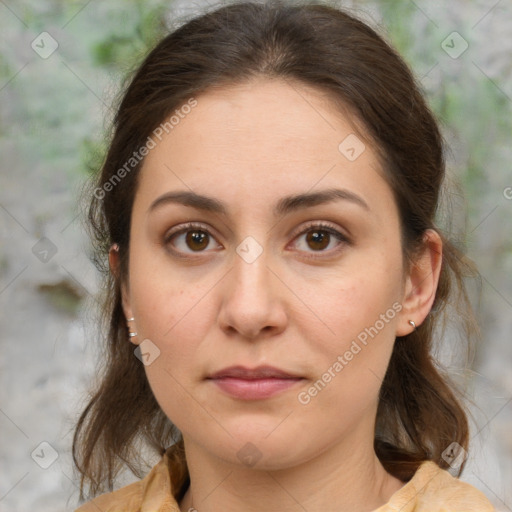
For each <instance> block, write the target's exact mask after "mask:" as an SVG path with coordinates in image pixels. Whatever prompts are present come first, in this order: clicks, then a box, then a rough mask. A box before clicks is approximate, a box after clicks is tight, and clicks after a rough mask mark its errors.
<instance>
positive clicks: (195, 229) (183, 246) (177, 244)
mask: <svg viewBox="0 0 512 512" xmlns="http://www.w3.org/2000/svg"><path fill="white" fill-rule="evenodd" d="M183 235H184V236H183ZM214 240H215V238H213V236H212V235H211V233H210V232H209V231H208V229H207V228H206V227H205V226H203V225H202V224H197V223H194V222H189V223H187V224H185V225H183V226H181V227H178V228H177V229H175V230H174V231H171V232H170V233H168V234H166V236H165V244H166V245H171V246H172V249H171V250H172V251H173V252H176V253H182V254H193V253H198V252H199V253H202V252H206V249H208V247H209V246H210V245H211V242H213V241H214ZM219 246H220V245H217V247H219ZM187 249H188V250H187ZM182 257H185V258H187V257H188V256H182Z"/></svg>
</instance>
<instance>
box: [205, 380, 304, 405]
mask: <svg viewBox="0 0 512 512" xmlns="http://www.w3.org/2000/svg"><path fill="white" fill-rule="evenodd" d="M210 380H212V381H213V382H214V383H215V384H216V385H217V386H218V387H219V388H220V389H222V391H224V392H225V393H227V394H228V395H231V396H233V397H235V398H241V399H242V400H262V399H264V398H269V397H271V396H273V395H276V394H277V393H280V392H282V391H285V390H287V389H290V388H291V387H293V386H295V385H296V384H297V382H300V381H302V380H303V379H301V378H297V379H277V378H274V379H273V378H267V379H254V380H247V379H236V378H234V377H221V378H219V379H210Z"/></svg>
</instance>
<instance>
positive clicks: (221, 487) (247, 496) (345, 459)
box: [180, 434, 404, 512]
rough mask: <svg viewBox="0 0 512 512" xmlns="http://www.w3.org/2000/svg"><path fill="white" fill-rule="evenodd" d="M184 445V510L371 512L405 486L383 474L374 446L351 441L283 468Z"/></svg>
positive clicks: (186, 443)
mask: <svg viewBox="0 0 512 512" xmlns="http://www.w3.org/2000/svg"><path fill="white" fill-rule="evenodd" d="M360 436H361V434H359V435H356V437H360ZM184 441H185V452H186V457H187V464H188V469H189V473H190V482H191V484H190V487H189V489H188V491H187V493H186V494H185V496H184V497H183V499H182V500H181V502H180V510H181V511H182V512H188V511H189V510H191V509H192V511H193V510H197V512H220V511H225V510H237V511H239V512H260V511H261V510H280V511H282V512H299V511H300V512H303V511H304V510H309V511H315V510H336V511H337V512H354V511H355V510H357V511H358V512H370V511H373V510H375V509H377V508H378V507H380V506H382V505H384V504H385V503H387V502H388V501H389V499H390V497H391V496H392V495H393V494H394V493H395V492H396V491H397V490H398V489H400V488H401V487H402V486H403V485H404V482H401V481H400V480H398V479H396V478H394V477H393V476H391V475H390V474H388V473H387V472H386V471H385V469H384V467H383V466H382V464H381V463H380V461H379V459H378V458H377V456H376V455H375V452H374V450H373V445H372V446H368V443H366V444H363V443H362V442H357V441H354V439H353V438H352V439H351V440H350V443H349V442H347V440H345V442H341V443H337V444H336V445H329V446H326V447H325V449H324V450H323V451H322V452H321V453H318V454H316V456H315V457H314V458H310V459H308V460H306V461H303V462H301V463H298V464H297V465H295V466H293V467H288V468H286V469H279V470H274V469H272V470H266V469H255V468H248V467H245V466H243V465H240V464H234V463H229V462H226V461H225V460H222V459H219V458H218V457H216V456H215V455H213V454H211V453H209V452H207V451H205V450H204V449H203V447H202V446H200V445H198V444H196V443H194V442H193V441H191V440H189V439H187V438H184Z"/></svg>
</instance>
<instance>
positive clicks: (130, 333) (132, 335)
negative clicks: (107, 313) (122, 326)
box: [127, 317, 137, 338]
mask: <svg viewBox="0 0 512 512" xmlns="http://www.w3.org/2000/svg"><path fill="white" fill-rule="evenodd" d="M134 320H135V318H133V317H132V318H128V319H127V321H128V322H133V321H134ZM128 336H129V337H130V338H134V337H135V336H137V333H136V332H131V331H130V326H129V325H128Z"/></svg>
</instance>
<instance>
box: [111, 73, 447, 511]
mask: <svg viewBox="0 0 512 512" xmlns="http://www.w3.org/2000/svg"><path fill="white" fill-rule="evenodd" d="M196 99H197V102H198V104H197V106H196V107H195V108H194V109H192V111H191V112H190V113H189V114H188V115H187V116H186V117H185V118H184V119H182V120H181V121H180V123H179V124H178V125H177V126H175V127H174V129H173V130H172V131H170V132H169V133H168V134H166V135H164V137H163V138H162V141H161V142H159V143H158V144H157V146H156V147H155V148H154V149H152V150H151V151H150V153H149V154H148V156H147V157H146V159H145V162H144V165H143V169H142V171H141V176H140V183H139V188H138V190H137V193H136V197H135V202H134V206H133V212H132V219H131V233H130V248H129V251H130V265H129V279H128V281H127V282H125V283H124V286H123V307H124V311H125V314H126V317H127V318H130V317H134V318H135V321H134V322H130V327H131V330H133V331H136V332H137V333H138V335H137V336H136V337H135V338H134V339H131V340H130V341H131V342H133V343H134V344H139V343H141V342H142V341H143V340H147V339H149V340H151V343H152V344H154V346H156V347H158V350H159V351H160V355H159V356H158V357H157V358H156V359H155V360H154V362H152V363H151V364H150V365H148V366H145V370H146V374H147V378H148V380H149V383H150V385H151V388H152V390H153V393H154V395H155V397H156V399H157V401H158V403H159V404H160V406H161V407H162V409H163V411H164V412H165V413H166V414H167V416H168V417H169V418H170V419H171V421H172V422H173V423H174V424H175V425H176V426H177V427H178V428H179V429H180V430H181V432H182V434H183V438H184V441H185V450H186V455H187V462H188V466H189V471H190V474H191V488H190V489H189V491H188V492H187V494H186V495H185V497H184V499H183V500H182V502H181V503H180V507H181V510H188V509H189V507H192V506H193V507H194V508H196V509H197V510H198V511H199V512H210V511H220V510H238V511H256V510H258V511H261V510H281V511H302V510H304V509H306V510H337V511H349V510H350V511H353V510H358V511H361V512H362V511H370V510H373V509H375V508H377V507H379V506H381V505H383V504H384V503H386V502H387V501H388V500H389V498H390V497H391V495H392V494H393V493H394V492H396V491H397V490H398V489H399V488H400V487H402V486H403V482H401V481H399V480H397V479H395V478H394V477H392V476H391V475H389V474H388V473H387V472H386V471H385V470H384V468H383V467H382V465H381V464H380V462H379V460H378V458H377V457H376V455H375V452H374V450H373V437H374V424H375V416H376V410H377V404H378V392H379V388H380V385H381V382H382V379H383V377H384V374H385V371H386V368H387V365H388V362H389V358H390V356H391V351H392V348H393V343H394V341H395V337H396V336H402V335H405V334H407V333H409V332H410V331H411V330H412V329H413V328H412V326H411V325H410V324H409V323H408V321H409V320H413V321H414V322H415V323H416V325H420V324H421V322H422V321H423V320H424V318H425V316H426V315H427V314H428V312H429V310H430V308H431V306H432V302H433V300H434V297H435V290H436V287H437V283H438V278H439V271H440V265H441V256H440V254H441V241H440V239H439V236H438V235H437V233H436V232H435V231H432V230H429V231H427V233H426V237H425V240H426V243H425V250H424V251H423V253H422V254H421V255H420V257H418V260H417V262H416V264H415V265H414V266H413V267H412V268H411V270H410V272H408V273H407V274H404V270H403V269H404V266H403V260H402V249H401V245H400V228H399V216H398V210H397V207H396V204H395V201H394V198H393V194H392V191H391V189H390V187H389V186H388V184H387V183H386V181H385V180H384V178H383V175H382V171H381V170H380V167H379V162H378V160H377V157H376V153H375V152H374V151H373V150H372V148H371V146H370V144H369V143H367V142H365V144H366V149H365V150H364V151H363V153H362V154H361V155H360V156H359V157H358V158H357V159H356V160H354V161H349V159H347V158H346V157H345V156H344V155H343V154H342V153H341V152H340V151H339V149H338V146H339V144H340V143H341V142H342V141H343V140H344V139H345V137H347V136H348V135H349V134H352V133H354V132H355V130H354V127H353V125H352V123H351V121H350V119H348V118H347V117H345V116H343V115H341V114H340V113H339V112H337V111H335V110H334V108H333V106H332V105H331V104H330V103H329V101H328V99H327V98H326V97H325V95H323V94H322V93H321V92H319V91H317V90H315V89H312V88H309V87H306V86H304V85H299V84H296V83H292V82H285V81H283V80H269V79H258V80H255V81H253V82H251V83H246V84H244V85H236V86H231V87H224V88H222V89H218V90H215V91H208V92H206V93H204V94H202V95H200V96H198V97H197V98H196ZM330 188H342V189H347V190H349V191H351V192H352V193H354V194H357V195H358V196H359V197H360V198H362V199H363V200H364V201H365V202H366V203H367V205H368V210H367V209H365V208H364V207H362V206H360V205H359V204H356V203H355V202H351V201H348V200H341V201H335V202H330V203H326V204H322V205H316V206H313V207H310V208H302V209H300V210H298V211H294V212H291V213H289V214H287V215H285V216H283V217H274V216H273V212H272V209H273V207H274V205H275V204H276V203H277V201H278V200H279V199H281V198H282V197H284V196H288V195H292V194H300V193H306V192H316V191H319V190H324V189H330ZM178 190H179V191H194V192H196V193H198V194H203V195H208V196H211V197H214V198H216V199H217V200H220V201H222V202H223V203H225V204H226V207H227V209H228V215H226V216H224V215H220V214H212V213H209V212H203V211H201V210H197V209H194V208H192V207H190V206H184V205H180V204H169V203H168V204H165V205H163V206H161V207H159V208H157V209H156V210H154V211H153V212H151V213H148V208H149V206H150V205H151V203H152V202H153V201H154V200H155V199H157V198H158V197H160V196H161V195H162V194H164V193H167V192H170V191H178ZM191 221H193V222H197V223H200V224H201V228H200V229H201V230H202V231H207V232H208V233H209V236H207V238H206V240H205V241H203V242H201V241H200V242H198V241H194V239H191V240H189V243H188V245H187V243H186V242H187V239H186V233H182V234H178V235H176V236H175V237H174V238H172V239H171V240H167V242H166V234H167V235H168V234H169V232H170V230H171V229H172V228H175V227H180V226H182V227H183V224H184V223H186V222H191ZM318 222H323V223H328V224H329V226H330V227H332V228H334V229H336V230H337V231H339V232H340V233H341V234H342V235H343V236H345V237H346V238H347V239H348V242H346V241H339V240H338V239H337V238H336V237H335V236H332V235H331V236H330V238H329V235H328V234H325V232H324V239H322V240H323V241H321V242H318V241H315V239H313V240H311V239H310V237H311V234H312V233H314V232H315V228H311V227H309V226H308V223H311V224H313V225H314V224H316V223H318ZM194 229H196V228H191V231H192V232H193V231H194ZM301 233H302V234H301ZM189 234H190V232H189ZM308 234H309V238H308ZM248 236H251V237H253V238H254V239H255V240H256V241H257V243H258V244H259V246H260V247H261V249H262V253H261V254H260V255H259V257H258V258H256V259H255V261H253V262H251V263H248V262H247V261H245V260H244V259H243V258H242V257H240V256H239V254H238V253H237V251H236V249H237V247H238V246H239V244H240V243H241V242H242V241H243V240H244V239H245V238H246V237H248ZM308 240H309V241H308ZM198 247H199V248H200V249H199V250H198V249H197V248H198ZM173 249H174V251H177V252H178V253H179V254H181V255H183V256H185V257H183V258H180V257H179V256H177V255H175V254H174V253H173V252H172V250H173ZM194 249H195V250H194ZM187 256H188V257H189V258H187ZM308 256H312V257H313V258H309V259H308ZM117 258H118V256H117V253H116V252H115V251H113V250H111V253H110V263H111V269H112V271H113V272H116V270H117V263H118V260H117ZM396 303H398V304H399V305H400V308H401V310H400V311H399V312H398V313H396V314H395V315H393V318H391V319H390V318H389V317H390V316H391V315H390V314H388V315H387V316H386V319H387V320H388V321H387V322H382V323H384V327H383V328H381V329H380V330H379V331H378V334H377V335H375V336H374V337H373V338H369V339H368V343H367V345H366V346H364V345H362V344H361V343H359V345H360V346H361V350H360V351H359V352H358V353H357V354H355V355H354V356H353V358H352V360H350V361H346V362H347V364H346V365H344V366H343V369H342V370H341V371H338V372H336V371H334V372H332V371H331V375H332V373H334V375H335V376H334V377H332V378H331V380H330V382H328V383H327V385H326V386H325V387H324V388H323V389H322V390H321V391H320V392H318V393H317V394H316V395H315V396H313V397H310V398H311V399H310V401H309V402H308V403H307V404H304V403H301V402H300V401H299V400H298V395H299V393H300V392H303V395H302V396H304V392H305V391H306V392H307V390H308V389H310V388H311V386H312V385H313V384H314V383H315V382H316V381H317V380H318V379H319V378H321V377H322V375H323V374H325V372H327V371H328V369H329V368H332V367H333V364H334V363H335V362H336V361H337V360H338V359H337V358H338V356H340V355H341V356H343V354H345V353H346V351H347V350H349V349H350V347H351V343H352V342H353V340H355V339H357V336H358V334H360V333H361V332H362V331H364V329H365V328H369V327H370V326H374V325H375V324H376V321H377V320H379V318H382V317H381V315H383V314H384V315H386V311H388V310H389V309H390V308H392V305H393V304H396ZM379 325H380V324H379ZM152 346H153V345H152ZM237 364H238V365H244V366H246V367H250V368H254V367H256V366H259V365H264V364H268V365H273V366H276V367H279V368H281V369H284V370H287V371H289V372H292V373H294V374H299V375H300V376H302V377H303V380H302V381H300V382H299V383H298V384H296V385H294V387H293V388H291V389H289V390H287V391H285V392H283V393H280V394H278V395H275V396H273V397H271V398H268V399H265V400H256V401H251V400H249V401H244V400H240V399H235V398H233V397H231V396H228V395H226V394H224V393H223V392H222V391H220V390H219V389H218V388H217V386H216V385H214V384H213V383H212V382H211V381H208V380H206V377H207V376H208V375H209V374H211V373H213V372H214V371H218V370H220V369H222V368H225V367H227V366H232V365H237ZM247 443H252V445H254V447H255V448H254V447H252V445H250V446H251V447H250V448H247V447H246V448H245V450H246V451H247V450H249V452H250V454H252V455H254V456H255V458H258V457H259V459H258V461H257V463H256V464H255V465H254V466H248V465H246V464H244V463H243V461H242V460H241V457H239V456H237V453H239V450H241V449H242V448H243V447H244V446H245V445H246V444H247ZM242 453H245V452H242Z"/></svg>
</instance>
